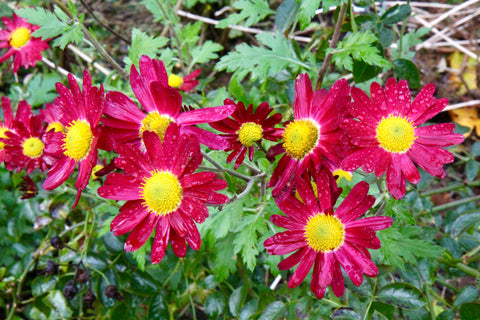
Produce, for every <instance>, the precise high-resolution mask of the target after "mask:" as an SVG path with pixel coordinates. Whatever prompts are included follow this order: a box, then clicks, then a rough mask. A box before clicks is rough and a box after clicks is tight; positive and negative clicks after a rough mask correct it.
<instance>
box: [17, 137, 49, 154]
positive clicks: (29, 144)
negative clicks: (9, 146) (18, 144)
mask: <svg viewBox="0 0 480 320" xmlns="http://www.w3.org/2000/svg"><path fill="white" fill-rule="evenodd" d="M22 147H23V154H24V155H26V156H27V157H29V158H38V157H40V156H41V155H42V154H43V148H44V147H45V145H44V144H43V142H42V140H40V139H39V138H37V137H30V138H28V139H26V140H25V141H24V142H23V145H22Z"/></svg>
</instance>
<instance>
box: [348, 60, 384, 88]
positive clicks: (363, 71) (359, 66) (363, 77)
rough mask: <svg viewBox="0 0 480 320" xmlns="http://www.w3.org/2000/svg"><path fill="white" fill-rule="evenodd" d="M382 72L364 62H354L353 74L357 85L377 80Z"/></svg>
mask: <svg viewBox="0 0 480 320" xmlns="http://www.w3.org/2000/svg"><path fill="white" fill-rule="evenodd" d="M380 71H382V69H381V68H379V67H375V66H372V65H369V64H367V63H365V62H363V61H362V60H355V61H353V70H352V73H353V80H354V81H355V83H361V82H364V81H367V80H370V79H372V78H375V77H376V76H377V75H378V74H379V73H380Z"/></svg>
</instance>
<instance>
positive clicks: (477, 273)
mask: <svg viewBox="0 0 480 320" xmlns="http://www.w3.org/2000/svg"><path fill="white" fill-rule="evenodd" d="M437 260H438V262H440V263H443V264H446V265H449V266H451V267H454V268H457V269H458V270H460V271H462V272H464V273H466V274H468V275H470V276H472V277H475V278H480V271H478V270H476V269H474V268H470V267H469V266H466V265H464V264H463V263H461V262H458V263H455V264H450V263H449V262H448V261H447V260H445V259H444V258H443V257H439V258H438V259H437Z"/></svg>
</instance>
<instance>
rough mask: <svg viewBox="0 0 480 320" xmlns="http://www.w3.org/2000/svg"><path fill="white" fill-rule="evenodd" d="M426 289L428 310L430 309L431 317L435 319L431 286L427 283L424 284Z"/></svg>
mask: <svg viewBox="0 0 480 320" xmlns="http://www.w3.org/2000/svg"><path fill="white" fill-rule="evenodd" d="M423 290H424V291H425V298H427V304H428V311H430V319H431V320H435V310H434V309H433V302H432V295H431V294H430V286H429V285H428V284H427V283H424V284H423Z"/></svg>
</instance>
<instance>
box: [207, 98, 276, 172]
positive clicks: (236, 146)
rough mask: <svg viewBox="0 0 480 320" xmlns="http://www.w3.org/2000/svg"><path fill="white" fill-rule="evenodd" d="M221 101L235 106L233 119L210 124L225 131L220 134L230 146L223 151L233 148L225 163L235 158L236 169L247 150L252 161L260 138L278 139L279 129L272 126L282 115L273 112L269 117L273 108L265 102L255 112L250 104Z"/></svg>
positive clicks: (228, 100) (227, 100)
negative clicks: (246, 105)
mask: <svg viewBox="0 0 480 320" xmlns="http://www.w3.org/2000/svg"><path fill="white" fill-rule="evenodd" d="M223 103H224V104H229V105H235V106H236V109H235V112H234V113H233V114H232V118H233V119H232V118H226V119H223V120H221V121H218V122H212V123H210V126H212V128H214V129H216V130H218V131H221V132H226V133H227V134H222V136H224V137H225V138H226V139H227V141H228V142H229V143H230V147H228V148H227V149H225V151H232V150H233V152H232V153H230V154H229V155H228V157H227V163H230V162H232V160H233V159H235V158H237V160H236V161H235V170H236V169H238V167H240V165H241V164H242V163H243V160H244V159H245V155H246V153H247V150H248V158H249V159H250V161H252V159H253V153H254V151H255V143H260V142H261V140H262V139H267V140H270V141H277V140H278V139H279V137H280V135H281V129H277V128H274V126H275V125H277V124H279V123H280V121H282V115H281V114H280V113H275V114H274V115H272V116H270V117H269V116H268V115H269V114H270V112H272V110H273V108H270V107H269V106H268V103H266V102H263V103H261V104H260V105H259V106H258V107H257V109H256V110H255V112H254V111H253V105H252V104H250V105H249V106H248V109H247V108H245V105H244V104H243V102H238V104H236V103H235V102H234V101H232V100H230V99H225V101H224V102H223Z"/></svg>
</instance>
